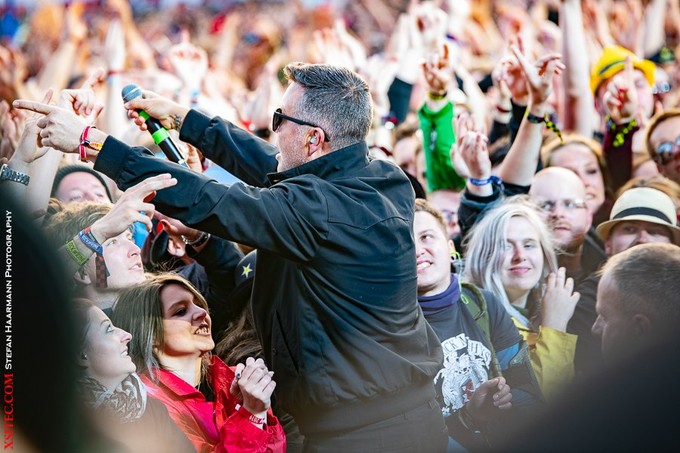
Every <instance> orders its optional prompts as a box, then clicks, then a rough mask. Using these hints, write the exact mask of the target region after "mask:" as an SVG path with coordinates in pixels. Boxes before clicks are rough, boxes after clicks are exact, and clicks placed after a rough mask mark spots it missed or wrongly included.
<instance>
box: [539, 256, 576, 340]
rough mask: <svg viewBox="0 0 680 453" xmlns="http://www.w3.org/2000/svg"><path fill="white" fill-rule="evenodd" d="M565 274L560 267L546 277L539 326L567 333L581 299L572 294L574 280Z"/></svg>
mask: <svg viewBox="0 0 680 453" xmlns="http://www.w3.org/2000/svg"><path fill="white" fill-rule="evenodd" d="M566 274H567V271H566V269H565V268H563V267H560V268H559V269H558V270H557V273H555V272H551V273H550V274H549V275H548V279H547V281H546V285H545V292H544V294H543V300H542V302H541V325H542V326H545V327H551V328H553V329H555V330H559V331H561V332H566V331H567V323H568V322H569V320H570V319H571V317H572V316H573V315H574V309H575V308H576V304H577V303H578V301H579V299H580V298H581V295H580V294H579V293H578V292H574V279H572V278H571V277H569V278H567V276H566Z"/></svg>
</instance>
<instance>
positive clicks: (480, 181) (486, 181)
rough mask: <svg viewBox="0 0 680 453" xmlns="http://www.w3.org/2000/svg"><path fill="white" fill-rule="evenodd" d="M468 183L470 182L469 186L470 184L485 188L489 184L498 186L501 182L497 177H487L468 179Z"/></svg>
mask: <svg viewBox="0 0 680 453" xmlns="http://www.w3.org/2000/svg"><path fill="white" fill-rule="evenodd" d="M468 181H470V184H472V185H473V186H485V185H487V184H491V183H497V184H498V183H500V182H501V179H500V178H499V177H498V176H489V177H488V178H486V179H475V178H468Z"/></svg>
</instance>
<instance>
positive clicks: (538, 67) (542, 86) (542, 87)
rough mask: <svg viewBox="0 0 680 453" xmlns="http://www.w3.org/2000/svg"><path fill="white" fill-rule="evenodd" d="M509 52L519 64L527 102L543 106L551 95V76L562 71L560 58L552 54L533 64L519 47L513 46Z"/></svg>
mask: <svg viewBox="0 0 680 453" xmlns="http://www.w3.org/2000/svg"><path fill="white" fill-rule="evenodd" d="M510 50H511V51H512V53H513V55H514V56H515V58H516V59H517V61H518V62H519V66H520V69H521V70H522V74H523V75H524V79H525V81H526V86H527V91H528V94H529V100H530V102H531V103H532V104H533V105H539V104H545V103H546V102H548V98H549V97H550V93H552V84H553V76H555V75H556V74H560V73H561V72H562V70H564V68H565V66H564V63H562V61H561V56H560V55H559V54H557V53H552V54H548V55H544V56H542V57H540V58H539V59H538V60H536V61H535V62H532V61H530V59H529V58H528V57H527V56H526V55H524V52H523V51H522V49H521V48H520V46H519V45H516V44H513V45H511V46H510Z"/></svg>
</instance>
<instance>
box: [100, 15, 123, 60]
mask: <svg viewBox="0 0 680 453" xmlns="http://www.w3.org/2000/svg"><path fill="white" fill-rule="evenodd" d="M126 57H127V49H126V48H125V33H124V31H123V25H122V24H121V21H120V19H113V20H112V21H111V22H110V23H109V28H108V30H107V31H106V40H105V41H104V58H105V59H106V62H107V63H108V65H109V71H122V70H123V69H125V59H126Z"/></svg>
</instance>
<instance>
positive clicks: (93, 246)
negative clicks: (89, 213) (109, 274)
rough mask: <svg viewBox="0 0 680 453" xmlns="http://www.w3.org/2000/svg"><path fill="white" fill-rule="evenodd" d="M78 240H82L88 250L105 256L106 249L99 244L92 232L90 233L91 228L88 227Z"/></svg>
mask: <svg viewBox="0 0 680 453" xmlns="http://www.w3.org/2000/svg"><path fill="white" fill-rule="evenodd" d="M78 239H80V241H81V242H82V243H83V244H85V245H86V246H87V248H89V249H90V250H92V251H93V252H94V253H96V254H97V255H103V254H104V249H103V248H102V245H101V244H100V243H99V242H97V239H96V238H95V237H94V235H93V234H92V231H90V227H87V228H85V229H84V230H83V231H81V232H80V233H78Z"/></svg>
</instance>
